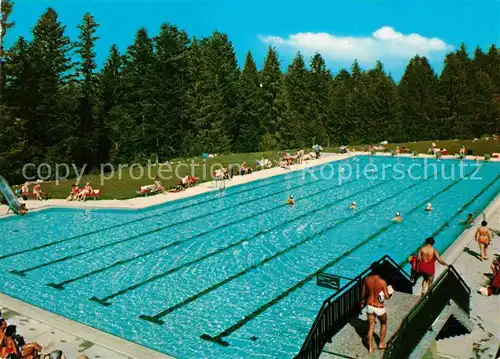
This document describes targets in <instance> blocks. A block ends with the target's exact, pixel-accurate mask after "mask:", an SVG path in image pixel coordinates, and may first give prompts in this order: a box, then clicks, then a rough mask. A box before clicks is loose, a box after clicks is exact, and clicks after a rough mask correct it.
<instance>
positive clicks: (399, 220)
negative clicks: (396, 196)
mask: <svg viewBox="0 0 500 359" xmlns="http://www.w3.org/2000/svg"><path fill="white" fill-rule="evenodd" d="M392 220H393V221H396V222H403V217H401V213H399V212H396V217H394V218H393V219H392Z"/></svg>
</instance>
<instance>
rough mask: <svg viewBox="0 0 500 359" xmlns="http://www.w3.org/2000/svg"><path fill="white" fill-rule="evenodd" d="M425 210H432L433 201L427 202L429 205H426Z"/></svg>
mask: <svg viewBox="0 0 500 359" xmlns="http://www.w3.org/2000/svg"><path fill="white" fill-rule="evenodd" d="M425 210H426V211H427V212H432V204H431V202H429V203H427V207H425Z"/></svg>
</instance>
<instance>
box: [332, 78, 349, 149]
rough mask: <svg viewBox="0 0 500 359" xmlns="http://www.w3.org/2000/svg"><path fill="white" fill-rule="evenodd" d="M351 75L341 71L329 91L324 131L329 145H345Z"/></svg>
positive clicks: (347, 130)
mask: <svg viewBox="0 0 500 359" xmlns="http://www.w3.org/2000/svg"><path fill="white" fill-rule="evenodd" d="M350 84H351V74H350V73H349V72H348V71H347V70H346V69H342V70H340V71H339V73H338V74H337V75H336V76H335V78H334V80H333V81H332V84H331V86H330V89H329V94H330V95H329V97H330V99H331V100H330V106H329V111H328V113H329V118H328V120H327V122H326V130H327V133H328V136H329V137H330V141H331V143H336V144H339V145H347V144H348V143H349V142H348V132H349V124H348V122H347V120H346V119H347V117H348V113H347V101H348V99H349V98H350V94H349V91H350Z"/></svg>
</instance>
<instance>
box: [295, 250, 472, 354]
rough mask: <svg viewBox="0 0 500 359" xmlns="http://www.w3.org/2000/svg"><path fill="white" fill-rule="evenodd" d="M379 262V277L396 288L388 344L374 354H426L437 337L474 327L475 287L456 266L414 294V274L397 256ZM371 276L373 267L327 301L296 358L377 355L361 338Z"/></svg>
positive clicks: (390, 305) (389, 304)
mask: <svg viewBox="0 0 500 359" xmlns="http://www.w3.org/2000/svg"><path fill="white" fill-rule="evenodd" d="M378 262H379V264H380V269H381V271H380V276H381V277H382V278H383V279H384V280H385V281H386V282H387V284H388V285H392V287H393V288H394V290H395V291H396V292H397V293H395V294H394V296H393V298H392V299H391V300H390V301H389V302H388V307H389V309H388V310H389V313H390V314H389V316H388V320H389V322H388V327H389V331H388V337H389V340H388V348H387V349H386V350H385V351H378V352H376V354H377V355H376V356H375V357H379V358H380V357H383V358H389V359H392V358H397V359H399V358H412V359H413V358H421V357H422V356H423V354H424V353H425V352H426V351H427V349H428V348H429V345H430V344H431V343H432V341H434V340H436V339H441V338H446V337H449V336H453V335H457V333H458V334H465V333H466V332H470V330H471V328H472V327H471V325H472V324H471V322H470V320H469V313H470V310H469V298H470V289H469V288H468V287H467V285H466V284H465V282H464V281H463V279H462V278H461V277H460V275H459V274H458V272H457V271H456V270H455V268H453V266H450V267H448V268H447V269H446V270H445V271H444V272H443V274H442V275H441V276H440V277H439V278H438V279H437V280H436V282H435V283H434V285H433V286H432V287H431V289H430V290H429V291H428V292H427V294H426V295H425V296H423V297H422V298H420V297H417V296H413V295H411V294H412V290H413V288H412V283H411V280H410V277H409V275H408V274H407V273H406V272H405V271H404V270H403V269H402V268H401V267H400V266H399V265H398V264H397V263H396V262H395V261H394V260H392V259H391V258H390V257H389V256H385V257H383V258H381V259H380V260H379V261H378ZM368 275H370V269H369V268H368V269H366V270H364V271H363V272H362V273H361V274H359V275H358V276H357V277H356V278H354V279H352V280H351V281H350V282H349V283H347V284H346V285H345V286H343V287H342V288H340V289H339V290H338V291H337V292H336V293H334V294H333V295H332V296H330V297H329V298H327V299H326V300H325V301H324V302H323V305H322V306H321V309H320V310H319V313H318V315H317V317H316V320H315V321H314V323H313V325H312V327H311V330H310V331H309V333H308V335H307V337H306V340H305V341H304V344H303V345H302V347H301V349H300V351H299V353H298V355H297V356H296V359H317V358H320V357H321V358H338V357H345V358H362V357H365V356H366V357H372V356H370V355H369V354H368V351H367V349H366V347H365V345H366V343H363V339H362V337H364V336H365V334H366V329H367V328H366V327H365V324H366V319H364V317H363V319H360V318H361V317H359V314H360V313H361V301H362V298H361V286H362V282H363V279H364V278H365V277H366V276H368ZM450 319H451V320H450ZM454 324H455V325H454ZM456 324H458V326H457V325H456ZM457 327H458V331H457Z"/></svg>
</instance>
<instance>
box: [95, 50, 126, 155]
mask: <svg viewBox="0 0 500 359" xmlns="http://www.w3.org/2000/svg"><path fill="white" fill-rule="evenodd" d="M122 70H123V58H122V56H121V55H120V52H119V50H118V47H117V46H116V45H113V46H111V49H110V51H109V56H108V59H107V61H106V63H105V64H104V67H103V69H102V71H101V72H100V74H99V77H98V81H99V92H98V96H99V101H98V102H99V107H98V117H97V123H98V126H97V127H98V128H99V129H100V132H99V134H98V135H97V143H98V155H99V158H98V159H99V162H100V163H105V162H107V161H108V160H109V159H110V158H116V155H117V154H116V152H115V151H116V150H114V149H113V150H112V144H115V145H118V141H119V139H117V138H115V136H113V129H114V128H115V126H116V124H117V123H120V122H121V121H120V120H118V119H117V116H120V109H119V105H120V103H121V99H122V96H123V93H122V79H121V76H122V73H121V72H122ZM116 134H117V132H115V133H114V135H116ZM110 151H111V152H112V153H110Z"/></svg>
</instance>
